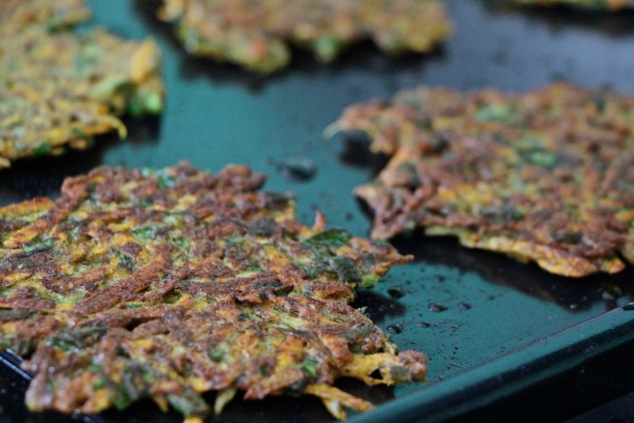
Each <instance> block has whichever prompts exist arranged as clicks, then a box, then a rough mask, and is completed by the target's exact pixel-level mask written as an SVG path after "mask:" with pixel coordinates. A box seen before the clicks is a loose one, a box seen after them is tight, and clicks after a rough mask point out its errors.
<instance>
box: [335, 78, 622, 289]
mask: <svg viewBox="0 0 634 423" xmlns="http://www.w3.org/2000/svg"><path fill="white" fill-rule="evenodd" d="M333 128H334V129H337V128H338V129H342V130H346V131H363V132H365V133H367V134H368V135H369V136H370V138H371V140H372V142H371V145H370V149H371V150H372V151H373V152H375V153H384V154H387V155H389V156H391V160H390V161H389V163H388V164H387V166H386V168H385V169H384V170H383V171H382V172H381V173H380V175H379V176H378V177H377V178H376V179H375V180H374V181H373V182H372V183H370V184H367V185H363V186H360V187H358V188H357V189H356V191H355V192H356V194H357V195H358V196H360V197H361V198H363V199H364V200H365V201H367V203H368V204H369V205H370V207H371V208H372V209H373V210H374V223H373V229H372V237H373V238H378V239H385V238H390V237H393V236H395V235H397V234H399V233H403V232H406V231H410V230H412V229H415V228H418V227H424V228H425V231H426V233H427V234H428V235H455V236H457V237H458V238H459V239H460V242H461V243H462V244H463V245H466V246H469V247H476V248H484V249H488V250H493V251H499V252H503V253H506V254H509V255H511V256H513V257H515V258H517V259H519V260H522V261H536V262H537V263H538V264H539V265H540V266H541V267H542V268H544V269H546V270H548V271H550V272H552V273H556V274H561V275H566V276H573V277H580V276H585V275H588V274H591V273H595V272H608V273H615V272H619V271H621V270H622V269H623V267H624V261H627V262H630V263H633V262H634V172H632V171H631V166H632V163H633V161H634V99H633V98H630V97H625V96H622V95H617V94H614V93H611V92H608V91H604V90H584V89H581V88H576V87H574V86H571V85H567V84H563V83H559V84H553V85H550V86H548V87H546V88H543V89H541V90H537V91H533V92H529V93H526V94H521V95H520V94H501V93H499V92H496V91H493V90H481V91H473V92H468V93H460V92H456V91H452V90H449V89H443V88H435V89H432V88H426V87H423V88H419V89H417V90H414V91H404V92H401V93H399V94H398V95H396V96H395V97H394V98H392V99H391V100H389V101H381V102H379V101H375V102H370V103H367V104H360V105H354V106H351V107H349V108H348V109H347V110H346V111H345V112H344V114H343V116H342V117H341V118H340V120H339V121H338V122H337V123H336V124H334V127H333Z"/></svg>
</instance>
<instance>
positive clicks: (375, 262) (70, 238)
mask: <svg viewBox="0 0 634 423" xmlns="http://www.w3.org/2000/svg"><path fill="white" fill-rule="evenodd" d="M263 182H264V177H263V176H262V175H258V174H253V173H251V171H250V170H249V169H248V168H246V167H242V166H235V165H234V166H229V167H227V168H225V169H224V170H222V171H221V172H219V173H218V174H217V175H212V174H209V173H204V172H201V171H198V170H197V169H195V168H194V167H192V166H191V165H189V164H187V163H181V164H179V165H178V166H175V167H171V168H165V169H162V170H147V169H146V170H138V169H123V168H111V167H100V168H97V169H96V170H94V171H92V172H90V173H89V174H88V175H86V176H79V177H75V178H69V179H67V180H66V181H65V182H64V185H63V187H62V196H61V197H60V198H59V199H58V200H56V201H54V202H52V201H50V200H48V199H43V198H38V199H35V200H32V201H27V202H25V203H21V204H16V205H11V206H8V207H5V208H3V209H0V241H1V242H2V249H0V347H1V348H8V349H11V350H13V351H15V352H16V353H18V354H20V355H23V356H26V357H29V359H28V361H25V362H24V365H23V368H24V369H25V370H27V371H29V372H30V373H31V374H33V376H34V378H33V380H32V382H31V384H30V387H29V389H28V392H27V398H26V402H27V405H28V408H29V409H30V410H33V411H39V410H44V409H54V410H58V411H62V412H67V413H71V412H82V413H97V412H100V411H101V410H104V409H106V408H109V407H115V408H117V409H123V408H126V407H127V406H128V405H129V404H131V403H132V402H134V401H136V400H138V399H140V398H144V397H150V398H152V399H153V400H154V401H155V402H156V403H157V404H158V405H159V406H160V407H161V408H163V409H167V408H168V405H171V406H172V407H173V408H174V409H176V410H177V411H179V412H180V413H182V414H183V415H185V416H187V417H188V418H190V419H191V420H190V421H195V420H196V419H197V418H199V417H203V416H205V415H206V414H208V413H209V412H210V407H209V406H208V405H207V403H206V402H205V401H204V400H203V398H202V397H201V394H202V393H204V392H208V391H217V395H216V399H215V405H214V407H213V408H214V410H215V411H216V412H217V413H219V412H220V411H221V410H222V408H223V406H224V405H225V404H226V403H227V402H228V401H230V400H231V399H232V398H233V397H234V395H236V393H237V392H239V391H241V392H243V393H244V399H261V398H264V397H266V396H268V395H276V394H283V393H291V394H310V395H315V396H317V397H319V398H321V399H322V400H323V402H324V403H325V405H326V406H327V407H328V409H329V410H330V411H331V413H332V414H333V415H334V416H336V417H338V418H344V417H345V415H346V413H345V410H344V407H346V408H349V409H352V410H356V411H364V410H367V409H370V408H371V407H372V404H370V403H368V402H367V401H364V400H362V399H360V398H357V397H355V396H353V395H350V394H348V393H345V392H343V391H341V390H339V389H337V388H335V387H334V386H333V385H332V383H333V382H334V381H335V380H336V379H337V378H340V377H353V378H357V379H360V380H362V381H364V382H366V383H368V384H371V385H374V384H387V385H391V384H394V383H407V382H413V381H421V380H423V379H424V376H425V372H426V367H425V357H424V356H423V355H422V354H421V353H418V352H414V351H404V352H400V353H397V351H396V347H395V345H394V344H392V343H391V342H390V341H389V339H388V336H387V335H386V334H385V333H384V332H383V331H381V329H380V328H378V327H377V326H375V325H374V324H373V323H372V322H371V321H370V319H368V318H367V317H366V316H364V315H363V314H362V313H361V312H360V311H358V310H356V309H355V308H353V307H351V306H350V305H348V303H350V302H351V301H352V300H353V298H354V296H355V293H354V290H353V288H355V287H369V286H373V285H374V284H375V283H376V282H377V281H378V278H379V277H380V276H381V275H383V274H385V273H386V272H387V271H388V269H389V268H390V266H391V265H392V264H395V263H402V262H406V261H409V260H411V257H409V256H407V257H405V256H401V255H399V254H398V253H397V252H396V251H395V250H394V249H393V248H392V247H391V246H389V245H387V244H385V243H383V242H377V241H367V240H364V239H360V238H355V237H352V236H351V235H350V234H348V233H347V232H346V231H344V230H339V229H326V228H325V221H324V218H323V216H322V215H321V214H320V213H318V214H317V218H316V222H315V225H314V226H313V227H312V228H309V227H306V226H303V225H301V224H300V223H298V222H297V220H296V216H295V209H294V201H293V200H292V199H291V198H290V197H289V196H287V195H281V194H276V193H272V192H259V191H258V188H259V187H260V186H261V185H262V183H263Z"/></svg>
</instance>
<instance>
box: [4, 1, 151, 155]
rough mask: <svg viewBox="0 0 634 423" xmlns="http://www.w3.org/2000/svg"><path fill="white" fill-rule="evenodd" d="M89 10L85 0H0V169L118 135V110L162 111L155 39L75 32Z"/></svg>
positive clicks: (121, 127)
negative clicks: (134, 39)
mask: <svg viewBox="0 0 634 423" xmlns="http://www.w3.org/2000/svg"><path fill="white" fill-rule="evenodd" d="M89 16H90V11H89V10H88V9H87V8H86V6H85V4H84V1H83V0H64V1H61V2H60V1H53V0H20V1H18V0H8V1H3V2H0V168H5V167H9V166H10V164H11V162H12V161H14V160H16V159H20V158H24V157H30V156H38V155H42V154H53V155H57V154H62V153H63V152H64V150H65V149H66V148H67V147H70V148H74V149H85V148H88V147H89V146H91V145H92V144H93V136H95V135H98V134H103V133H107V132H111V131H118V132H119V135H120V136H121V137H124V136H125V133H126V129H125V126H124V125H123V123H122V122H121V121H120V120H119V119H118V117H117V116H120V115H122V114H123V113H125V112H126V111H128V112H130V113H131V114H132V115H141V114H144V113H151V114H156V113H159V112H160V111H161V109H162V105H163V86H162V82H161V79H160V72H159V62H160V57H159V51H158V48H157V47H156V45H155V44H154V42H153V41H151V40H146V41H144V42H141V43H139V42H132V41H124V40H121V39H119V38H117V37H115V36H112V35H110V34H108V33H106V32H105V31H103V30H100V29H96V30H92V31H88V32H81V33H80V32H79V31H74V30H73V28H72V26H73V25H74V24H77V23H80V22H83V21H85V20H87V19H88V18H89Z"/></svg>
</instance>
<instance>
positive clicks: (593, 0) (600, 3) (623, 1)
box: [512, 0, 634, 10]
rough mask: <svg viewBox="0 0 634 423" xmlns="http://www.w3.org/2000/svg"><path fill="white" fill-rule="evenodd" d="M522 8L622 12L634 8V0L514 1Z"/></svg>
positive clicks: (513, 0)
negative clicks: (567, 8)
mask: <svg viewBox="0 0 634 423" xmlns="http://www.w3.org/2000/svg"><path fill="white" fill-rule="evenodd" d="M512 2H513V3H516V4H519V5H522V6H546V7H551V6H570V7H575V8H582V9H591V10H621V9H628V8H634V0H512Z"/></svg>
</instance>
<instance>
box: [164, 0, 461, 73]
mask: <svg viewBox="0 0 634 423" xmlns="http://www.w3.org/2000/svg"><path fill="white" fill-rule="evenodd" d="M160 17H161V18H162V19H164V20H167V21H174V22H176V25H177V34H178V36H179V38H180V39H181V41H182V42H183V44H184V46H185V48H186V49H187V51H189V52H190V53H192V54H195V55H198V56H207V57H211V58H213V59H216V60H218V61H223V62H224V61H227V62H230V63H234V64H238V65H240V66H243V67H245V68H247V69H249V70H252V71H255V72H260V73H271V72H275V71H278V70H280V69H282V68H284V67H286V66H287V64H288V63H289V61H290V56H291V52H290V48H289V46H288V43H290V44H293V45H295V46H299V47H302V48H306V49H309V50H311V51H312V52H313V54H314V55H315V57H316V58H317V59H318V60H320V61H323V62H330V61H332V60H334V59H335V58H336V57H337V56H338V55H339V54H340V52H341V51H342V50H343V49H345V48H346V46H347V45H349V44H355V43H358V42H360V41H362V40H364V39H367V38H369V39H372V40H373V41H374V42H375V44H376V45H377V46H378V47H379V48H380V49H381V50H383V51H385V52H387V53H390V54H397V53H403V52H406V51H413V52H418V53H423V52H429V51H431V50H432V49H433V48H434V47H435V46H436V45H437V44H438V43H439V42H440V41H442V40H443V39H445V38H446V37H447V36H448V35H449V33H450V32H451V25H450V24H449V22H448V19H447V17H446V16H445V11H444V6H443V4H442V2H441V1H439V0H255V1H254V0H164V7H163V8H162V10H161V12H160Z"/></svg>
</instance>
